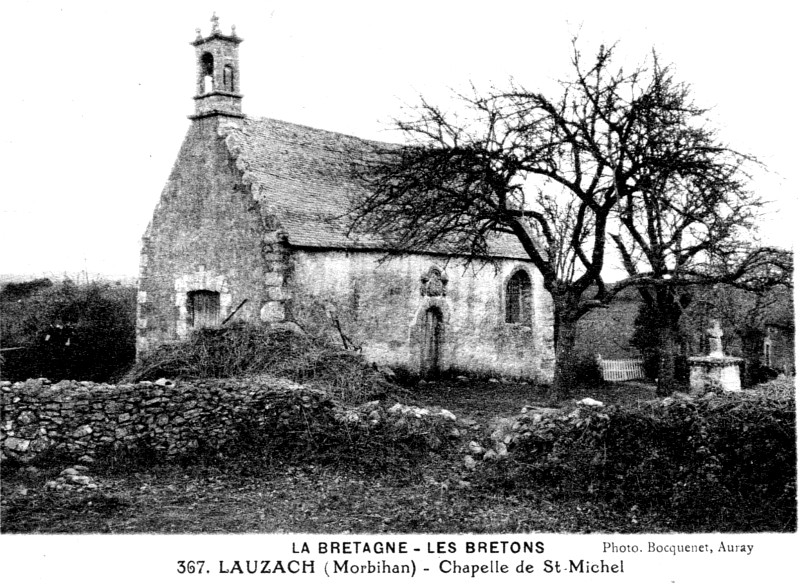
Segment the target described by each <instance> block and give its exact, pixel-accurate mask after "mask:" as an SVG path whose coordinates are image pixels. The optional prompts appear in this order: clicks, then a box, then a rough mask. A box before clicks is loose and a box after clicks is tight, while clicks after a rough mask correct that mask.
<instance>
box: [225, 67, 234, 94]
mask: <svg viewBox="0 0 800 585" xmlns="http://www.w3.org/2000/svg"><path fill="white" fill-rule="evenodd" d="M222 85H223V88H224V89H225V91H231V92H232V91H236V90H235V89H234V88H235V87H236V85H235V81H234V71H233V67H232V66H231V65H225V67H223V69H222Z"/></svg>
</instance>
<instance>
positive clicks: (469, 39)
mask: <svg viewBox="0 0 800 585" xmlns="http://www.w3.org/2000/svg"><path fill="white" fill-rule="evenodd" d="M648 6H653V7H652V8H651V7H648ZM747 6H751V4H750V3H748V4H747ZM786 6H790V3H786V2H774V3H773V2H769V1H765V2H759V3H758V7H759V9H758V10H757V11H755V10H752V9H746V8H745V5H742V7H741V8H737V7H736V4H735V3H733V4H729V3H705V2H703V3H701V2H697V1H694V2H684V1H682V0H678V1H672V2H662V3H657V4H656V3H651V4H647V3H643V2H641V1H640V2H615V1H613V0H611V1H605V2H560V3H555V2H551V3H541V2H533V1H528V2H522V1H516V2H512V1H503V0H495V1H494V2H491V3H490V2H468V1H466V2H465V1H462V2H451V1H442V2H433V1H432V0H428V1H419V0H406V1H404V2H395V3H383V2H355V1H350V0H337V1H336V2H317V1H315V2H311V1H308V2H303V1H294V2H290V1H284V0H275V1H271V0H261V1H259V2H209V1H206V0H194V1H192V2H181V1H170V2H168V3H167V2H148V1H140V2H136V3H119V4H118V3H100V2H81V1H75V0H70V1H69V2H41V1H39V2H20V1H15V2H9V3H4V5H3V22H4V27H3V32H2V35H0V36H1V37H2V46H3V49H4V53H5V54H6V55H7V56H8V55H11V56H13V57H12V58H10V59H7V60H6V63H5V66H4V77H5V79H4V83H3V87H4V91H3V92H2V94H1V95H2V97H0V100H2V106H3V111H4V112H5V117H4V122H3V129H2V132H0V160H2V163H3V169H4V170H3V173H2V174H1V175H0V275H3V274H18V275H30V276H41V275H62V274H66V275H69V276H70V277H73V278H75V277H76V275H84V276H88V277H89V278H95V277H96V276H97V275H112V276H129V277H133V276H135V275H136V273H137V267H138V261H139V246H140V238H141V236H142V234H143V233H144V230H145V228H146V226H147V223H148V221H149V219H150V217H151V216H152V212H153V209H154V207H155V205H156V203H157V202H158V199H159V196H160V193H161V190H162V188H163V186H164V184H165V182H166V179H167V177H168V175H169V172H170V170H171V168H172V164H173V163H174V160H175V156H176V154H177V152H178V149H179V147H180V144H181V141H182V140H183V136H184V135H185V133H186V131H187V128H188V127H189V124H190V121H189V120H188V119H187V117H186V116H187V115H189V114H191V113H192V111H193V108H194V102H193V100H192V97H193V95H194V89H195V79H194V75H195V63H194V48H193V47H192V46H191V45H190V44H189V43H190V42H191V41H192V40H193V39H194V38H195V29H196V28H198V27H199V28H201V29H202V31H203V34H208V33H209V31H210V27H211V23H210V20H209V19H210V17H211V15H212V13H213V12H214V11H216V12H217V15H218V16H219V18H220V27H221V29H222V30H223V32H227V31H229V30H230V26H231V24H234V25H236V29H237V33H238V34H239V36H241V37H242V38H243V39H244V42H243V43H242V45H241V46H240V69H241V71H240V80H241V87H242V93H243V94H244V100H243V110H244V112H245V113H246V114H248V115H251V116H256V117H270V118H277V119H281V120H286V121H289V122H294V123H298V124H304V125H307V126H313V127H317V128H324V129H327V130H335V131H339V132H343V133H346V134H352V135H356V136H361V137H363V138H373V139H379V140H389V141H395V140H398V139H399V138H400V137H399V136H398V135H397V134H396V133H395V132H393V131H392V130H391V127H392V120H393V119H394V118H397V117H403V112H404V108H407V107H409V106H413V105H414V104H416V103H418V102H419V97H420V96H424V97H425V98H426V99H427V100H429V101H432V102H433V103H437V104H444V105H445V106H448V104H449V103H451V97H452V92H453V90H455V91H459V90H464V89H466V88H468V87H469V84H470V83H474V84H475V85H476V86H477V87H479V88H480V87H488V86H489V85H491V84H494V85H499V86H503V85H504V84H506V83H507V82H508V80H509V79H510V78H514V79H515V80H516V81H517V82H519V83H520V84H522V85H524V86H526V87H528V88H531V89H535V88H547V87H552V85H553V83H554V80H556V79H559V78H562V77H565V76H566V75H567V74H568V72H569V57H570V50H571V49H570V42H571V39H572V38H573V36H575V35H577V36H578V38H579V44H580V46H581V47H583V48H584V50H585V51H586V52H588V53H593V52H594V51H596V49H597V47H598V46H599V45H600V44H601V43H605V44H606V45H609V44H612V43H614V42H617V43H618V45H617V54H618V57H619V58H620V63H622V64H625V65H626V66H635V65H636V64H638V63H640V62H642V61H644V60H645V59H646V58H647V56H648V54H649V53H650V51H651V50H652V49H655V50H656V51H657V52H658V54H659V55H660V58H661V60H662V62H665V63H671V64H672V65H673V67H674V70H675V72H676V75H677V78H678V79H679V80H682V81H685V82H688V83H689V84H691V86H692V88H693V95H694V98H695V101H696V102H697V104H698V105H701V106H707V107H710V108H712V112H711V118H712V123H714V124H715V125H716V126H717V127H718V128H719V130H720V135H721V137H722V139H723V140H725V141H726V142H728V143H729V144H730V145H731V146H732V147H734V148H736V149H737V150H741V151H745V152H748V153H751V154H753V155H755V156H756V157H758V158H759V159H760V160H761V161H762V162H763V163H764V164H765V165H766V167H767V169H768V171H765V172H761V173H759V175H758V176H756V177H754V181H753V184H752V187H753V189H754V190H755V191H757V192H758V193H760V194H761V195H762V196H763V197H764V198H765V199H767V200H769V201H772V202H773V203H771V204H770V205H769V206H768V207H767V208H766V209H765V211H766V213H767V215H766V217H765V219H764V222H763V229H762V233H761V238H762V240H763V241H764V242H765V243H769V244H774V245H780V246H784V247H790V246H792V244H793V237H794V236H793V232H794V231H795V229H794V222H795V220H794V217H795V216H796V211H797V209H796V199H797V194H798V192H799V191H798V187H799V186H800V178H799V177H798V174H799V173H798V170H797V164H796V155H797V148H796V143H797V142H796V137H797V136H798V135H800V132H798V130H800V128H798V126H799V124H798V121H797V119H796V117H795V115H794V113H795V112H794V111H795V109H796V103H795V102H796V92H795V85H796V84H795V80H794V74H793V72H794V71H795V70H796V62H795V57H796V53H797V51H796V47H795V45H794V42H793V41H792V39H793V38H794V32H795V31H794V30H793V23H794V18H793V15H792V14H791V13H790V12H789V10H790V8H787V7H786Z"/></svg>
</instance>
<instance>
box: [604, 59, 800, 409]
mask: <svg viewBox="0 0 800 585" xmlns="http://www.w3.org/2000/svg"><path fill="white" fill-rule="evenodd" d="M648 72H649V73H648V77H649V81H648V87H649V88H650V89H649V91H648V92H646V93H645V94H644V96H645V98H646V99H644V100H639V101H638V103H635V104H634V107H636V108H637V109H638V110H639V111H640V114H639V115H638V116H637V117H636V120H635V123H634V124H632V125H631V126H630V127H629V128H625V129H622V128H620V129H619V130H617V131H618V132H623V131H624V132H627V133H628V135H629V136H631V137H632V138H633V140H631V144H632V145H633V148H629V149H628V150H627V152H626V158H628V159H629V160H628V161H627V162H626V165H627V167H628V168H629V169H631V172H630V173H628V176H627V180H626V181H625V183H620V184H619V186H618V188H619V201H618V207H617V209H615V212H614V219H615V220H616V221H618V222H619V224H621V228H622V229H620V231H619V233H614V234H611V237H612V239H613V240H614V242H615V244H616V246H617V248H618V250H619V252H620V255H621V258H622V260H623V265H624V266H625V269H626V271H627V273H628V276H629V279H628V280H627V281H623V282H622V283H619V284H618V286H625V285H627V284H631V283H634V284H636V285H637V286H638V290H639V292H640V294H641V297H642V299H643V301H644V303H645V305H646V306H647V310H648V314H649V315H650V316H651V319H650V320H649V325H650V326H651V327H653V328H654V329H655V331H654V332H653V333H654V337H656V338H657V340H658V343H657V344H656V347H657V355H658V391H659V393H660V394H668V393H669V392H670V391H671V390H672V388H673V385H674V381H675V370H674V364H675V356H676V353H677V348H676V343H677V340H678V336H679V321H680V318H681V315H682V314H683V312H684V310H685V309H686V307H687V306H688V303H689V302H690V301H691V295H690V294H688V293H687V286H690V285H697V284H706V285H707V284H714V283H729V284H733V285H735V286H738V287H740V288H743V289H748V290H756V289H759V288H761V289H763V288H764V287H768V286H771V285H773V284H775V283H780V282H785V280H786V278H787V275H789V274H790V272H791V268H790V264H791V258H788V259H787V257H786V256H785V255H782V254H780V253H779V251H777V250H774V249H771V248H757V247H755V246H753V244H752V234H753V228H754V220H755V219H756V217H757V212H758V209H759V207H760V206H761V200H760V199H759V197H757V196H756V195H755V194H753V193H751V192H750V191H748V188H747V186H748V182H749V179H750V177H749V175H748V173H747V167H748V165H755V164H757V161H755V159H753V158H752V157H750V156H747V155H744V154H741V153H739V152H736V151H734V150H732V149H730V148H729V147H727V146H726V145H724V144H722V143H721V141H720V140H719V139H718V138H717V136H716V134H715V132H714V131H713V130H711V129H709V128H708V127H707V126H706V124H705V118H706V113H707V111H706V110H704V109H701V108H698V107H697V106H695V105H694V104H693V103H692V101H691V98H690V92H689V88H688V87H687V86H686V85H685V84H681V83H677V82H676V81H675V80H674V78H673V76H672V74H671V71H670V69H669V68H665V67H662V66H661V65H660V64H659V62H658V58H657V57H656V56H655V55H653V57H652V63H651V65H650V67H649V68H648ZM653 104H656V106H655V107H653ZM610 126H611V127H612V128H614V127H616V124H615V123H614V122H613V121H612V123H611V124H610ZM787 265H788V266H789V269H788V271H787Z"/></svg>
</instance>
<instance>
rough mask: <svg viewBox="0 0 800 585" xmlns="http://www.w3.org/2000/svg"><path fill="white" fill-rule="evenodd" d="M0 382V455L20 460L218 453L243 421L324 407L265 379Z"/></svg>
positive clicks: (316, 397)
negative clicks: (140, 450) (141, 451)
mask: <svg viewBox="0 0 800 585" xmlns="http://www.w3.org/2000/svg"><path fill="white" fill-rule="evenodd" d="M0 384H2V387H1V388H0V391H1V392H2V395H1V399H2V417H1V418H2V422H1V423H0V445H2V455H3V457H4V458H5V457H9V458H12V459H17V460H21V461H31V460H34V459H35V458H36V457H37V456H38V455H40V454H42V453H44V452H55V453H61V454H69V455H72V456H74V457H76V458H77V457H80V456H82V455H89V456H96V455H102V454H103V453H108V452H113V451H115V450H121V449H122V450H124V449H126V448H128V447H134V446H135V447H140V446H146V447H147V448H148V449H153V450H154V451H155V452H156V454H158V455H160V456H163V458H165V459H170V458H176V457H180V456H183V455H190V454H192V453H194V452H195V451H196V450H197V449H198V448H199V447H201V446H202V447H206V448H210V449H219V448H221V447H223V446H224V445H225V444H226V443H227V442H228V441H229V440H230V439H231V438H232V431H233V430H234V429H235V428H236V426H237V425H238V424H240V423H242V422H244V421H246V422H247V424H249V425H254V424H255V425H258V424H270V421H272V420H274V419H275V417H276V416H277V417H278V418H279V417H280V416H289V413H288V411H290V410H291V409H292V408H294V409H297V408H301V406H298V404H299V405H302V408H316V407H318V406H320V405H321V404H324V405H327V406H331V403H330V399H329V398H328V396H327V395H326V394H325V393H324V392H321V391H319V390H314V389H310V388H306V387H303V386H300V385H298V384H294V383H292V382H290V381H287V380H282V379H275V378H267V377H263V378H258V379H248V380H236V379H229V380H205V381H203V380H200V381H192V382H180V383H178V384H173V383H172V382H168V381H166V380H161V381H159V382H157V383H153V382H140V383H137V384H120V385H116V386H115V385H109V384H95V383H92V382H74V381H72V382H70V381H62V382H59V383H57V384H51V383H49V382H48V381H46V380H42V379H39V380H28V381H26V382H15V383H13V384H12V383H10V382H2V383H0ZM287 402H288V403H290V404H291V405H290V406H289V407H287V406H286V403H287ZM276 410H277V411H278V412H277V413H276Z"/></svg>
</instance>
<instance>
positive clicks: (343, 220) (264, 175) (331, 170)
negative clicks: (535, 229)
mask: <svg viewBox="0 0 800 585" xmlns="http://www.w3.org/2000/svg"><path fill="white" fill-rule="evenodd" d="M220 131H221V133H223V135H224V136H225V139H226V144H227V145H228V148H229V150H230V151H231V154H232V155H233V156H234V157H235V159H236V164H237V166H238V167H239V168H240V169H241V170H242V171H243V173H244V180H245V182H247V183H249V184H250V186H251V191H252V193H253V196H254V197H255V198H256V200H257V201H258V202H259V203H260V204H261V206H262V207H263V208H264V210H265V211H267V212H268V213H270V214H273V215H275V216H276V217H277V219H278V221H279V222H280V224H281V227H282V229H283V231H284V232H285V233H286V234H287V237H288V243H289V244H290V245H293V246H298V247H311V248H329V249H330V248H334V249H345V250H347V249H373V250H375V249H377V250H387V251H388V250H389V247H388V246H387V245H386V243H385V242H383V241H382V240H381V239H379V238H378V237H377V236H375V235H374V234H363V233H362V234H357V235H353V234H350V235H348V233H347V232H348V227H349V221H348V219H347V217H346V213H347V212H348V210H349V209H350V207H351V201H352V200H353V198H354V197H355V195H356V194H357V193H358V192H359V190H360V189H363V187H362V186H360V185H359V184H357V182H356V181H355V180H354V179H353V177H352V174H351V173H352V163H353V159H354V157H355V156H357V155H358V154H359V153H362V154H365V153H369V152H374V149H375V148H376V147H384V148H385V147H390V146H391V145H390V144H386V143H380V142H374V141H368V140H363V139H361V138H356V137H354V136H347V135H345V134H339V133H337V132H329V131H327V130H318V129H316V128H309V127H307V126H300V125H298V124H290V123H288V122H282V121H279V120H272V119H269V118H250V117H247V118H244V119H243V120H242V121H241V122H240V123H239V124H238V125H229V126H226V127H224V128H221V130H220ZM429 252H432V253H436V252H437V251H436V250H429ZM490 252H491V255H492V256H494V257H506V258H517V259H521V260H528V259H529V257H528V255H527V254H526V253H525V251H524V250H523V248H522V246H521V244H520V243H519V242H518V241H517V239H516V238H515V237H513V236H511V235H506V234H498V237H497V238H496V240H494V241H492V242H491V243H490Z"/></svg>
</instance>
